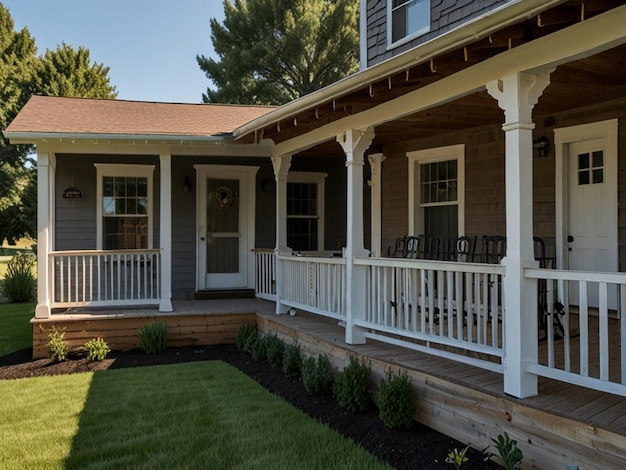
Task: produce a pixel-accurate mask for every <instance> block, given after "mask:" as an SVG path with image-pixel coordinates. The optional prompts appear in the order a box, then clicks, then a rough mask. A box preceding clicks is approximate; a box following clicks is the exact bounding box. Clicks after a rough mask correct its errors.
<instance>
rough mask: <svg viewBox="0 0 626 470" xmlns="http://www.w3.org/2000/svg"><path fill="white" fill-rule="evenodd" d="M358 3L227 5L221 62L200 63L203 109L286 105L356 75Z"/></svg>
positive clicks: (215, 25) (217, 38)
mask: <svg viewBox="0 0 626 470" xmlns="http://www.w3.org/2000/svg"><path fill="white" fill-rule="evenodd" d="M358 12H359V2H358V0H235V1H234V3H231V1H230V0H224V13H225V18H224V23H223V24H220V23H219V22H218V21H217V20H215V19H211V33H212V34H211V38H212V41H213V47H214V49H215V52H216V53H217V55H218V57H219V60H218V61H216V60H213V59H210V58H207V57H205V56H197V57H196V59H197V61H198V65H199V66H200V68H201V69H202V70H203V71H204V72H205V73H206V76H207V77H208V78H209V79H211V80H212V81H213V83H214V84H215V85H216V89H211V88H208V89H207V93H206V94H203V96H202V98H203V100H204V101H205V102H218V103H240V104H283V103H286V102H288V101H291V100H294V99H296V98H299V97H300V96H303V95H306V94H308V93H311V92H313V91H315V90H318V89H320V88H322V87H324V86H326V85H329V84H331V83H334V82H336V81H337V80H339V79H341V78H343V77H345V76H347V75H349V74H350V73H352V72H355V71H356V70H357V69H358V53H359V35H358Z"/></svg>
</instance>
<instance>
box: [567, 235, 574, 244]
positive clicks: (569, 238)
mask: <svg viewBox="0 0 626 470" xmlns="http://www.w3.org/2000/svg"><path fill="white" fill-rule="evenodd" d="M573 241H574V237H572V236H571V235H568V236H567V243H572V242H573Z"/></svg>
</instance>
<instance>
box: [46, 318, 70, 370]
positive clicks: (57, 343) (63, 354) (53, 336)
mask: <svg viewBox="0 0 626 470" xmlns="http://www.w3.org/2000/svg"><path fill="white" fill-rule="evenodd" d="M48 338H50V341H49V342H48V344H46V346H48V347H49V348H50V359H51V360H53V361H54V362H62V361H64V360H65V359H66V358H67V354H68V353H69V352H70V346H69V344H68V343H67V341H65V328H57V327H56V326H54V325H53V326H52V328H50V333H48Z"/></svg>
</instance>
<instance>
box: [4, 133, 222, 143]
mask: <svg viewBox="0 0 626 470" xmlns="http://www.w3.org/2000/svg"><path fill="white" fill-rule="evenodd" d="M3 135H4V137H5V138H7V139H9V141H10V142H11V143H12V144H35V143H37V142H46V141H53V140H56V141H58V140H70V141H124V142H128V141H136V142H139V141H141V142H172V143H173V142H196V143H202V142H226V141H233V135H232V134H230V133H221V134H214V135H176V134H99V133H87V134H79V133H73V132H72V133H70V132H30V131H26V132H17V131H16V132H12V131H5V132H4V133H3Z"/></svg>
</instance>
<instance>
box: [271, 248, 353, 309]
mask: <svg viewBox="0 0 626 470" xmlns="http://www.w3.org/2000/svg"><path fill="white" fill-rule="evenodd" d="M278 260H279V266H278V267H279V269H280V270H281V271H280V273H281V279H283V280H284V282H283V283H282V286H281V287H282V290H281V297H280V302H281V303H282V304H283V305H287V306H290V307H294V308H299V309H302V310H306V311H309V312H312V313H316V314H319V315H324V316H327V317H331V318H336V319H339V320H343V319H345V316H346V261H345V259H344V258H333V257H325V258H319V257H309V256H279V257H278Z"/></svg>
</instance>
